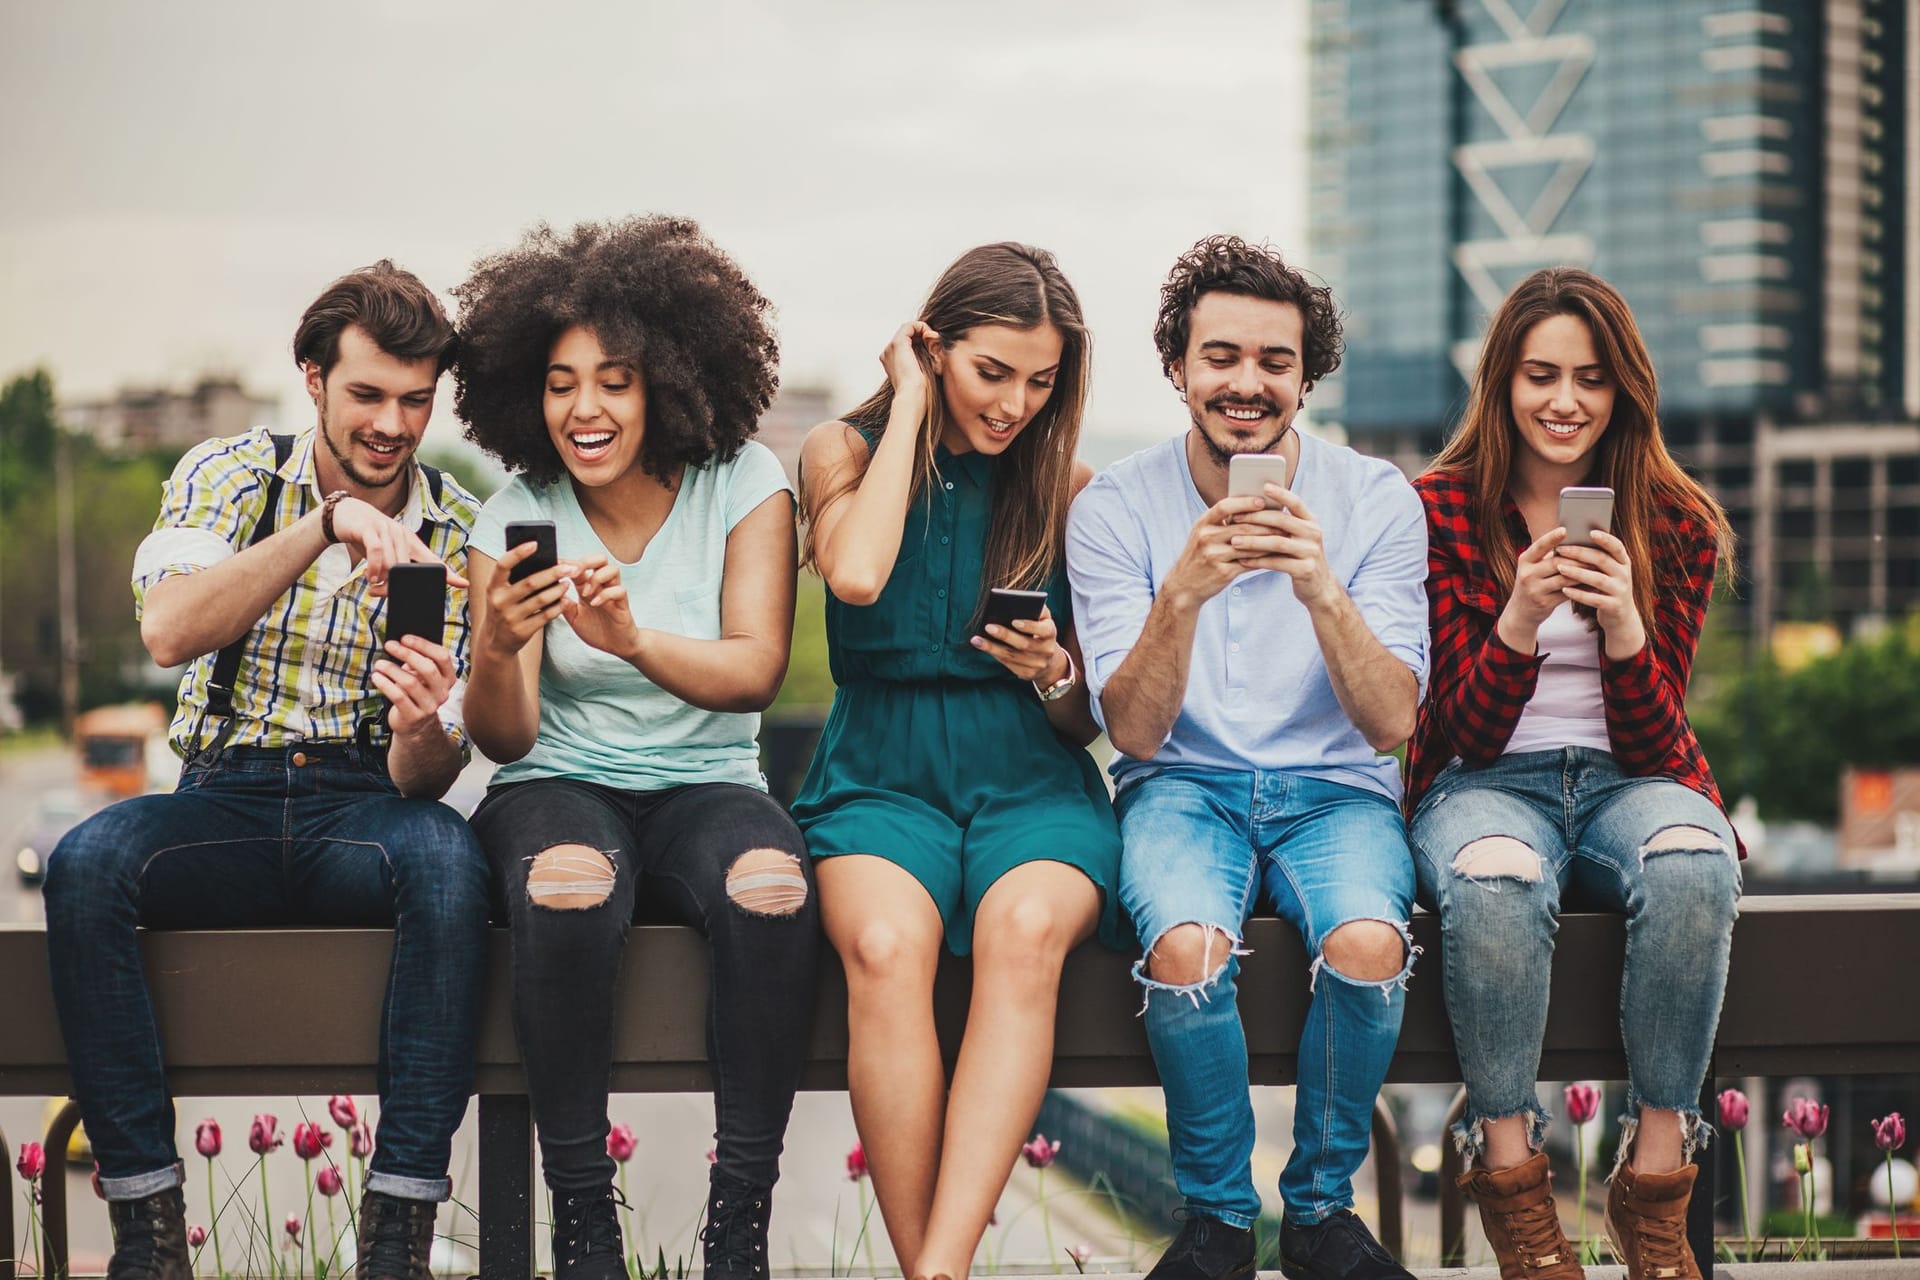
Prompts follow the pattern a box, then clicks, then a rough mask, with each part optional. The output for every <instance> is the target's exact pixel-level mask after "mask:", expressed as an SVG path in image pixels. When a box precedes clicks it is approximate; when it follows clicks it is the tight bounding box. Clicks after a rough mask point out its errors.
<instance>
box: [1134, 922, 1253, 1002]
mask: <svg viewBox="0 0 1920 1280" xmlns="http://www.w3.org/2000/svg"><path fill="white" fill-rule="evenodd" d="M1233 948H1234V939H1233V936H1232V935H1231V934H1229V933H1228V932H1227V931H1226V930H1224V929H1222V928H1221V927H1220V926H1219V925H1215V924H1199V923H1188V924H1177V925H1175V926H1173V928H1171V929H1169V930H1167V931H1166V932H1165V933H1163V934H1161V935H1160V936H1159V937H1158V938H1157V939H1155V940H1154V944H1153V948H1152V950H1150V951H1148V952H1147V976H1148V977H1150V978H1152V979H1153V980H1154V981H1155V982H1164V983H1166V984H1167V985H1168V986H1174V987H1190V986H1193V985H1195V984H1196V983H1201V982H1206V981H1208V980H1209V979H1211V978H1215V977H1218V976H1219V975H1220V973H1221V971H1223V970H1224V969H1225V968H1226V967H1227V961H1228V960H1230V959H1232V958H1233Z"/></svg>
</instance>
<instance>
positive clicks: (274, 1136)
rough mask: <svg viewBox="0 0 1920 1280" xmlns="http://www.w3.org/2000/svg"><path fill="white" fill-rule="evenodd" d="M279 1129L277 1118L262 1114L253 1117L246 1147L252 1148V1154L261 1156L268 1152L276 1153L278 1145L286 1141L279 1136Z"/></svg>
mask: <svg viewBox="0 0 1920 1280" xmlns="http://www.w3.org/2000/svg"><path fill="white" fill-rule="evenodd" d="M279 1128H280V1121H279V1119H278V1117H275V1116H270V1115H266V1114H264V1113H263V1114H261V1115H257V1116H255V1117H254V1118H253V1127H252V1128H251V1129H249V1130H248V1131H247V1146H248V1147H250V1148H252V1150H253V1154H255V1155H257V1156H263V1155H266V1154H267V1152H269V1151H278V1150H279V1149H280V1144H281V1143H282V1142H284V1141H286V1139H284V1138H282V1137H281V1136H280V1133H279Z"/></svg>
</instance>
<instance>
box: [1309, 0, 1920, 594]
mask: <svg viewBox="0 0 1920 1280" xmlns="http://www.w3.org/2000/svg"><path fill="white" fill-rule="evenodd" d="M1311 13H1312V23H1313V30H1312V53H1313V60H1312V72H1311V75H1312V84H1311V97H1310V108H1309V109H1310V112H1311V121H1312V134H1311V137H1312V155H1311V162H1310V188H1309V189H1310V201H1309V217H1310V238H1311V241H1312V254H1313V258H1312V265H1314V267H1315V268H1316V269H1317V270H1319V271H1320V272H1321V274H1323V275H1324V276H1325V277H1326V279H1327V281H1328V282H1329V283H1330V284H1331V285H1332V287H1333V289H1334V292H1335V294H1336V295H1337V296H1338V297H1339V299H1340V301H1341V303H1342V304H1343V306H1344V307H1345V308H1346V311H1347V315H1348V321H1347V344H1348V345H1347V358H1346V362H1345V364H1344V365H1343V367H1342V370H1341V373H1340V375H1339V376H1338V377H1337V378H1335V379H1333V380H1332V381H1331V382H1330V383H1329V384H1328V386H1327V387H1325V388H1323V389H1322V390H1321V392H1320V394H1319V395H1318V396H1316V400H1315V405H1314V408H1315V411H1316V415H1317V416H1318V417H1319V418H1320V419H1321V420H1322V421H1327V420H1332V421H1335V422H1337V423H1338V424H1339V425H1340V426H1341V427H1342V428H1344V429H1345V431H1346V432H1347V435H1348V437H1349V439H1350V440H1351V441H1352V442H1353V443H1354V444H1355V445H1356V446H1358V447H1360V448H1362V449H1366V450H1368V451H1370V452H1375V453H1379V454H1382V455H1385V456H1389V457H1393V458H1395V459H1396V460H1397V461H1399V462H1400V463H1401V464H1402V465H1403V466H1405V467H1407V468H1408V469H1409V470H1414V469H1417V468H1418V467H1419V466H1420V465H1422V464H1423V463H1424V461H1425V459H1426V458H1427V457H1429V456H1431V454H1432V453H1433V451H1434V450H1435V449H1437V448H1438V447H1439V444H1440V442H1441V439H1442V438H1443V435H1444V433H1445V431H1446V430H1447V428H1448V427H1449V426H1450V425H1451V424H1452V422H1453V421H1454V420H1455V419H1456V418H1457V416H1458V414H1459V411H1460V409H1461V407H1462V405H1463V403H1464V400H1465V394H1466V374H1467V371H1468V370H1470V369H1471V367H1472V363H1473V360H1474V357H1475V355H1476V353H1477V350H1478V342H1479V336H1480V333H1481V332H1482V330H1483V329H1484V327H1485V324H1486V321H1487V319H1488V317H1489V316H1490V314H1491V313H1492V311H1493V310H1494V308H1495V307H1497V306H1498V305H1499V302H1500V300H1501V298H1502V297H1503V296H1505V294H1506V292H1507V290H1508V289H1509V288H1510V287H1511V286H1512V285H1513V284H1514V283H1515V282H1516V281H1518V280H1519V279H1520V278H1521V277H1523V276H1525V275H1526V274H1527V273H1529V272H1531V271H1533V270H1534V269H1536V268H1538V267H1542V266H1549V265H1561V264H1569V265H1576V266H1584V267H1587V268H1589V269H1591V270H1593V271H1595V272H1597V273H1598V274H1600V275H1601V276H1603V277H1605V278H1606V279H1607V280H1609V281H1610V282H1612V283H1613V284H1614V285H1615V286H1616V287H1618V288H1619V290H1620V291H1621V293H1622V294H1623V295H1624V296H1625V297H1626V299H1627V301H1628V302H1629V303H1630V304H1631V305H1632V307H1633V309H1634V313H1635V316H1636V317H1637V319H1638V320H1639V323H1640V325H1641V328H1642V331H1643V332H1644V334H1645V336H1646V339H1647V343H1648V345H1649V347H1650V348H1651V350H1652V352H1653V355H1654V360H1655V363H1656V365H1657V367H1658V369H1659V373H1660V379H1661V394H1662V405H1661V414H1662V420H1663V422H1664V424H1665V426H1666V428H1667V432H1668V435H1669V438H1670V440H1671V441H1672V443H1673V444H1674V446H1675V448H1676V451H1677V452H1678V453H1680V455H1681V456H1682V458H1683V459H1684V460H1685V461H1686V462H1687V463H1688V464H1689V465H1691V466H1692V467H1693V468H1694V469H1695V470H1696V471H1697V472H1698V473H1699V474H1700V475H1701V476H1702V478H1703V479H1704V480H1706V481H1707V482H1708V483H1709V485H1710V486H1712V487H1713V489H1714V490H1715V492H1716V494H1717V496H1719V498H1720V499H1721V501H1722V502H1723V503H1724V504H1725V505H1726V506H1727V508H1728V510H1729V513H1730V514H1731V515H1732V517H1733V519H1734V522H1735V527H1736V529H1737V530H1738V531H1739V532H1740V534H1741V535H1742V539H1743V542H1744V543H1745V544H1746V546H1745V553H1746V556H1747V559H1748V564H1749V571H1748V573H1747V574H1746V575H1745V576H1746V577H1747V578H1748V580H1749V582H1750V583H1751V584H1752V586H1753V590H1751V591H1750V592H1749V593H1748V594H1749V599H1750V600H1752V601H1753V603H1754V605H1755V609H1756V619H1757V620H1758V621H1760V622H1761V625H1762V626H1763V627H1764V626H1765V625H1767V624H1768V623H1770V622H1771V621H1772V620H1773V619H1775V618H1777V617H1783V616H1788V615H1789V614H1791V613H1793V612H1794V611H1795V610H1796V609H1798V610H1802V611H1804V610H1807V609H1811V608H1813V607H1815V605H1816V603H1817V605H1818V607H1820V608H1825V609H1830V610H1832V611H1833V612H1835V613H1839V614H1842V615H1847V616H1858V615H1866V614H1884V613H1885V612H1887V611H1889V610H1892V609H1897V608H1902V607H1910V606H1912V605H1913V604H1915V603H1920V527H1917V528H1912V529H1908V528H1907V526H1908V525H1909V524H1912V523H1913V517H1914V516H1915V515H1916V514H1917V513H1920V483H1916V482H1915V481H1916V479H1920V478H1909V475H1908V473H1909V472H1910V471H1912V470H1913V466H1912V465H1911V464H1912V463H1913V462H1914V461H1915V458H1916V453H1920V433H1917V432H1916V429H1915V428H1914V427H1913V426H1912V425H1911V424H1912V421H1913V420H1914V419H1915V418H1916V417H1920V198H1917V197H1916V183H1917V182H1920V137H1916V134H1920V125H1916V121H1920V87H1917V86H1920V51H1916V42H1920V0H1828V2H1827V3H1819V2H1817V0H1604V2H1603V0H1313V3H1312V8H1311ZM1802 472H1805V473H1806V474H1805V475H1802ZM1856 525H1857V526H1858V527H1857V528H1856V527H1855V526H1856Z"/></svg>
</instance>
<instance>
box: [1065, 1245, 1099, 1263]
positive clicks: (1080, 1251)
mask: <svg viewBox="0 0 1920 1280" xmlns="http://www.w3.org/2000/svg"><path fill="white" fill-rule="evenodd" d="M1067 1256H1068V1257H1069V1258H1072V1259H1073V1262H1074V1265H1075V1266H1078V1267H1084V1266H1086V1265H1087V1259H1088V1258H1091V1257H1092V1256H1093V1246H1092V1245H1090V1244H1076V1245H1074V1246H1073V1247H1072V1248H1070V1249H1068V1250H1067Z"/></svg>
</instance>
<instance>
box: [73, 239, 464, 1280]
mask: <svg viewBox="0 0 1920 1280" xmlns="http://www.w3.org/2000/svg"><path fill="white" fill-rule="evenodd" d="M453 351H454V331H453V328H452V326H451V325H450V324H449V323H448V322H447V318H446V315H445V313H444V312H443V311H442V309H441V307H440V304H439V302H438V301H437V300H436V299H435V298H434V296H433V294H432V292H431V291H430V290H428V289H427V288H426V286H425V285H423V284H422V283H421V282H420V281H419V280H418V279H417V278H416V277H414V276H413V275H412V274H410V273H408V272H405V271H402V270H399V269H398V268H396V267H394V265H393V264H392V263H391V262H384V261H383V262H380V263H378V264H376V265H375V266H372V267H368V268H366V269H364V270H361V271H356V272H353V273H351V274H349V275H346V276H343V277H341V278H340V279H339V280H337V281H335V282H334V283H333V284H332V285H331V286H329V287H328V289H327V290H326V292H324V293H323V294H321V296H320V297H319V298H318V299H317V300H316V301H315V302H314V303H313V305H312V306H310V307H308V308H307V311H306V314H305V315H304V316H303V317H302V318H301V321H300V326H299V328H298V330H297V331H296V333H295V335H294V343H293V354H294V359H295V361H296V363H298V364H299V365H300V367H301V368H302V369H303V370H304V371H305V373H306V384H307V391H308V394H309V395H310V396H311V397H312V399H313V402H314V408H315V411H316V415H317V422H316V425H315V426H314V427H312V428H310V429H308V430H307V431H304V432H302V433H300V434H299V435H298V436H295V437H293V438H291V440H289V439H288V438H286V437H275V436H273V435H271V434H269V433H268V432H266V431H265V430H260V429H256V430H255V431H252V432H250V433H248V434H246V435H241V436H234V437H230V438H227V439H219V440H209V441H207V442H205V443H204V444H201V445H199V446H197V447H195V448H194V449H192V450H191V451H189V452H188V453H187V455H186V456H185V457H184V458H182V459H181V461H180V463H179V465H178V466H177V467H176V468H175V469H174V472H173V476H172V478H171V479H170V480H169V481H168V482H167V485H166V488H165V490H164V492H163V495H162V498H161V508H160V517H159V519H158V520H157V521H156V522H155V524H154V529H153V532H152V533H151V534H149V535H148V536H147V538H146V540H145V541H144V542H142V543H141V545H140V549H139V551H138V553H137V554H136V556H135V559H134V568H133V590H134V599H135V604H136V608H137V609H138V610H139V613H140V630H141V636H142V638H143V639H144V640H145V642H146V645H147V648H148V649H149V650H150V651H151V652H152V654H153V656H154V658H155V660H156V661H158V662H160V663H161V664H163V665H169V666H170V665H173V664H176V663H181V662H187V663H190V665H189V667H188V670H187V674H186V677H185V679H184V680H183V681H182V682H181V686H180V706H179V712H178V714H177V715H176V716H175V717H174V721H173V726H172V730H171V738H172V741H173V745H174V749H175V750H177V751H178V752H179V753H180V754H181V755H182V756H183V757H184V758H185V761H186V764H185V767H184V769H183V770H182V773H181V776H180V782H179V786H178V789H177V790H176V791H174V792H173V793H172V794H170V795H151V796H141V797H138V798H136V799H132V800H128V801H125V802H123V803H120V804H116V805H113V806H111V807H110V808H107V809H105V810H103V811H101V812H100V813H98V814H96V815H94V816H93V817H91V818H89V819H88V820H87V821H85V822H83V823H82V824H80V825H79V826H78V827H75V828H74V829H73V830H72V831H71V832H69V833H68V834H67V836H66V837H65V838H64V839H63V840H61V842H60V843H59V845H58V846H57V847H56V848H55V849H54V851H53V854H52V856H51V857H50V858H49V860H48V865H47V882H46V887H45V899H46V908H47V942H48V949H49V951H50V953H51V964H52V974H53V988H54V1000H55V1003H56V1005H57V1007H58V1010H59V1014H60V1024H61V1030H62V1032H63V1034H64V1036H65V1038H66V1044H67V1054H68V1060H69V1062H70V1063H71V1066H72V1070H73V1079H74V1085H75V1092H76V1095H77V1096H78V1098H79V1101H80V1108H81V1112H82V1114H83V1115H84V1117H85V1120H86V1125H87V1132H88V1135H89V1136H90V1138H91V1139H92V1142H93V1148H94V1153H95V1156H96V1157H97V1159H98V1161H99V1166H100V1186H101V1188H102V1190H103V1191H104V1192H105V1194H106V1197H107V1201H108V1207H109V1211H110V1215H111V1218H112V1222H113V1230H114V1242H115V1243H114V1256H113V1260H112V1262H111V1264H110V1265H109V1274H110V1275H112V1276H115V1277H135V1276H138V1277H152V1278H153V1280H186V1277H188V1275H189V1273H190V1268H189V1262H188V1254H187V1241H186V1226H185V1221H184V1213H185V1205H184V1202H183V1199H182V1194H181V1185H182V1181H183V1170H182V1167H181V1164H180V1161H179V1158H178V1156H177V1154H176V1151H175V1147H174V1114H173V1105H172V1102H171V1100H170V1098H169V1096H168V1092H167V1081H166V1071H165V1065H164V1062H163V1060H162V1050H161V1044H160V1037H159V1031H158V1028H157V1026H156V1024H155V1021H154V1014H153V1006H152V1000H151V997H150V995H149V993H148V990H147V987H146V983H145V980H144V976H143V974H142V972H141V965H140V951H139V947H138V943H137V940H136V932H135V931H136V928H137V927H138V926H142V925H144V926H148V927H154V928H234V927H245V926H285V925H295V924H306V925H334V926H343V927H378V926H392V927H393V929H394V951H393V961H392V971H391V977H390V980H389V982H388V985H387V1000H386V1008H385V1009H383V1010H382V1012H381V1022H380V1026H381V1037H380V1039H381V1043H380V1053H381V1066H380V1080H381V1099H380V1101H381V1113H380V1131H379V1141H378V1146H377V1149H376V1151H375V1153H374V1157H373V1164H372V1170H371V1172H370V1174H369V1176H368V1180H367V1190H366V1195H365V1197H364V1199H363V1200H362V1202H361V1206H360V1218H359V1247H358V1253H359V1257H358V1271H359V1274H360V1275H361V1276H364V1277H370V1278H371V1277H382V1278H384V1277H424V1276H425V1275H427V1255H428V1248H429V1246H430V1245H431V1243H432V1238H433V1223H434V1216H435V1211H436V1209H437V1207H438V1203H439V1202H440V1201H442V1200H445V1199H446V1198H447V1197H448V1195H449V1194H450V1191H451V1184H450V1183H449V1181H448V1178H447V1165H448V1157H449V1154H450V1150H451V1145H452V1137H453V1131H454V1128H455V1127H456V1126H457V1125H458V1124H459V1123H460V1120H461V1117H462V1116H463V1115H464V1114H465V1113H466V1106H467V1097H468V1094H469V1093H470V1091H471V1088H472V1079H473V1041H474V1036H475V1033H476V1028H477V1023H478V1018H479V1012H480V1000H481V992H482V982H483V979H484V967H485V959H486V926H487V872H486V862H485V860H484V858H483V857H482V856H481V853H480V849H479V847H478V845H477V844H476V843H475V841H474V838H473V835H472V833H471V832H470V831H469V830H468V828H467V824H466V823H465V822H464V821H463V820H462V819H461V818H460V817H459V816H458V815H457V814H455V813H454V811H453V810H452V809H450V808H448V807H446V806H445V805H442V804H439V803H437V801H438V798H439V797H440V796H441V795H443V794H444V793H445V792H446V790H447V787H448V786H449V785H450V784H451V783H452V782H453V780H454V778H455V777H456V776H457V775H458V773H459V771H460V769H461V767H462V765H463V763H464V762H465V760H466V757H467V745H466V739H465V734H464V731H463V730H462V728H461V726H460V689H461V681H462V679H463V677H464V675H465V672H466V669H467V645H468V636H467V611H466V607H465V595H464V592H457V593H452V594H450V599H451V600H452V601H453V602H454V603H453V605H452V607H450V608H449V609H448V611H447V626H446V632H445V636H444V643H443V644H433V643H429V642H428V641H426V640H423V639H420V638H418V637H409V638H408V639H407V640H406V641H405V642H404V644H385V645H384V647H383V644H382V637H383V636H384V634H385V622H386V600H385V594H386V586H387V574H388V572H389V570H390V569H391V567H392V566H393V565H395V564H399V563H402V562H405V561H409V560H422V561H429V560H430V561H439V562H441V563H443V564H445V565H446V566H447V570H448V580H449V583H450V584H451V585H453V586H454V587H456V588H459V587H464V586H465V580H464V579H463V578H461V577H460V576H459V573H460V570H461V569H462V568H464V566H465V564H466V545H467V534H468V531H469V529H470V528H471V527H472V524H473V519H474V515H475V512H476V509H477V507H478V503H476V502H475V501H474V499H473V497H472V496H471V495H470V494H468V493H467V492H466V490H464V489H462V488H461V487H460V486H459V485H458V484H456V483H455V482H454V481H453V480H452V479H451V478H450V477H447V476H444V475H441V474H440V473H437V472H433V471H431V470H429V469H428V468H425V467H422V466H421V465H420V464H419V463H418V462H416V461H415V460H414V452H415V450H416V449H418V447H419V444H420V439H421V436H422V434H423V433H424V432H425V430H426V426H427V421H428V419H429V418H430V417H431V416H432V413H433V398H434V387H435V384H436V382H437V381H438V379H439V376H440V374H441V373H442V372H444V371H445V370H446V368H447V366H448V364H449V363H450V362H451V360H452V358H453Z"/></svg>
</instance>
